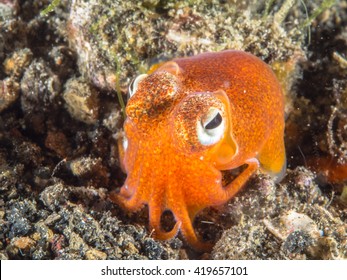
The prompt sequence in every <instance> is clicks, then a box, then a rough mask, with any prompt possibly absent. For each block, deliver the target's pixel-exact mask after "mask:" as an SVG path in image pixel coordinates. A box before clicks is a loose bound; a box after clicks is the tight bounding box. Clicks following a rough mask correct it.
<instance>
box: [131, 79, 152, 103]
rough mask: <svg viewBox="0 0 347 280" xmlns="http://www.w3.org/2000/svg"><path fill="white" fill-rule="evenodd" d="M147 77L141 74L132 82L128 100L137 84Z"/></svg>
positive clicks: (135, 89)
mask: <svg viewBox="0 0 347 280" xmlns="http://www.w3.org/2000/svg"><path fill="white" fill-rule="evenodd" d="M147 76H148V75H147V74H141V75H139V76H137V77H136V78H135V79H133V80H132V82H131V83H130V85H129V98H130V97H132V96H133V95H134V94H135V92H136V91H137V88H138V86H139V83H140V82H141V81H142V80H143V79H144V78H146V77H147Z"/></svg>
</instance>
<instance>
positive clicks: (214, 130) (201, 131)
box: [197, 108, 225, 146]
mask: <svg viewBox="0 0 347 280" xmlns="http://www.w3.org/2000/svg"><path fill="white" fill-rule="evenodd" d="M224 129H225V122H224V120H223V117H222V113H221V111H220V110H219V109H217V108H211V109H210V110H209V111H208V113H207V114H206V115H205V116H204V117H203V118H202V119H201V120H200V121H198V124H197V133H198V139H199V141H200V143H201V144H202V145H205V146H209V145H213V144H215V143H217V142H218V141H219V140H220V139H221V138H222V137H223V134H224Z"/></svg>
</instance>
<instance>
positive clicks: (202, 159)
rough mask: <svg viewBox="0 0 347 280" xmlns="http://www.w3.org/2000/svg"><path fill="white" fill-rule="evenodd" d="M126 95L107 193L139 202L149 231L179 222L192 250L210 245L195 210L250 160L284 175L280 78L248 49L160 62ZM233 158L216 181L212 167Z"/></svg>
mask: <svg viewBox="0 0 347 280" xmlns="http://www.w3.org/2000/svg"><path fill="white" fill-rule="evenodd" d="M130 95H131V97H130V99H129V101H128V104H127V107H126V115H127V118H126V121H125V124H124V130H125V136H124V138H123V139H122V145H120V146H122V147H121V152H120V154H121V163H122V167H123V169H124V170H125V172H126V173H127V179H126V181H125V183H124V185H123V186H122V188H121V190H120V193H119V194H118V196H117V198H116V200H117V201H118V202H119V203H120V204H121V205H123V206H124V207H125V208H126V209H128V210H130V211H136V210H139V209H140V208H141V207H142V206H143V205H144V204H147V205H148V208H149V223H150V227H151V229H152V230H153V235H154V237H156V238H158V239H163V240H165V239H170V238H172V237H174V236H175V235H176V234H177V232H178V231H179V230H180V231H181V233H182V235H183V236H184V238H185V239H186V240H187V242H188V243H189V244H190V245H191V246H192V247H194V248H195V249H197V250H201V251H204V250H208V249H210V248H211V244H209V243H208V242H202V241H201V240H199V238H198V237H197V235H196V233H195V231H194V228H193V226H192V222H193V220H194V218H195V216H196V214H197V213H198V212H199V211H201V210H202V209H204V208H206V207H208V206H217V205H221V204H224V203H225V202H227V201H228V200H229V199H230V198H232V197H233V196H234V195H235V194H236V193H237V192H238V191H239V190H240V188H241V187H242V186H243V185H244V184H245V182H246V181H247V180H248V178H249V177H250V176H251V175H252V174H253V173H254V172H255V171H256V170H257V169H258V168H259V167H260V168H261V170H262V171H263V172H266V173H269V174H271V175H273V176H274V177H276V178H277V179H279V178H280V177H282V176H283V173H284V170H285V167H286V159H285V148H284V142H283V131H284V104H283V103H284V102H283V94H282V92H281V86H280V85H279V83H278V81H277V79H276V77H275V75H274V73H273V72H272V70H271V69H270V68H269V66H267V65H266V64H265V63H264V62H262V61H261V60H260V59H258V58H257V57H255V56H253V55H251V54H248V53H245V52H241V51H223V52H217V53H204V54H200V55H197V56H193V57H187V58H179V59H175V60H173V61H170V62H167V63H165V64H163V65H162V66H160V67H159V68H157V69H156V70H155V71H154V72H153V73H150V74H149V75H140V76H139V77H138V78H137V79H136V80H135V81H134V86H133V89H132V90H131V91H130ZM241 165H247V167H246V168H245V169H244V171H242V172H241V174H240V175H238V177H237V178H236V179H234V180H233V181H232V182H231V183H230V184H228V185H227V186H223V185H222V175H221V170H229V169H234V168H237V167H239V166H241ZM165 210H170V211H171V212H172V214H173V216H174V218H175V220H176V224H175V226H174V227H173V229H172V230H171V231H169V232H166V231H164V230H163V229H162V228H161V225H160V218H161V215H162V213H163V212H164V211H165Z"/></svg>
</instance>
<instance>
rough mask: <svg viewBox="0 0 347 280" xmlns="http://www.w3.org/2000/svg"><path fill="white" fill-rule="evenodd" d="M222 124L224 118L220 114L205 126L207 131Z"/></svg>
mask: <svg viewBox="0 0 347 280" xmlns="http://www.w3.org/2000/svg"><path fill="white" fill-rule="evenodd" d="M221 123H222V116H221V114H220V113H217V115H216V116H215V117H214V118H213V119H212V120H211V121H210V122H209V123H208V124H207V125H206V126H205V129H214V128H216V127H218V126H219V125H220V124H221Z"/></svg>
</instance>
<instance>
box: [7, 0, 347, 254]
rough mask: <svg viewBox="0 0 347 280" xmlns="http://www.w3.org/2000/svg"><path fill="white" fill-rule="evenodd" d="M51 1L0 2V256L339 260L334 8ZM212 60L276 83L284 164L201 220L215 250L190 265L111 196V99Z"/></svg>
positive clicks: (174, 245) (344, 227) (346, 32)
mask: <svg viewBox="0 0 347 280" xmlns="http://www.w3.org/2000/svg"><path fill="white" fill-rule="evenodd" d="M54 2H58V3H57V4H58V5H57V6H56V7H52V9H51V10H52V11H51V12H49V13H45V14H42V13H40V12H42V11H43V10H44V9H45V8H46V7H47V6H48V5H49V3H50V1H46V0H42V1H38V0H33V1H22V0H1V1H0V259H151V260H154V259H346V258H347V206H346V205H347V180H346V179H347V174H346V173H347V167H346V165H347V79H346V77H347V61H346V57H347V2H346V1H321V0H320V1H317V0H315V1H252V0H248V1H246V0H245V1H236V0H234V1H232V0H229V1H228V0H224V1H223V0H220V1H217V0H210V1H171V0H145V1H120V0H118V1H117V0H113V1H111V0H105V1H103V0H91V1H81V0H75V1H64V0H62V1H54ZM293 2H294V3H293ZM306 2H309V3H306ZM328 2H335V4H334V5H333V6H331V5H330V4H331V3H330V4H329V3H328ZM303 3H306V6H305V5H304V4H303ZM322 6H323V7H322ZM324 6H325V7H324ZM224 49H238V50H245V51H248V52H251V53H253V54H254V55H256V56H258V57H260V58H261V59H263V60H264V61H265V62H267V63H269V64H270V65H271V66H272V67H273V69H274V70H275V72H276V73H277V75H278V77H279V80H280V82H281V84H282V85H283V89H284V90H285V92H286V131H285V141H286V150H287V162H288V168H287V172H286V176H285V178H284V179H283V180H282V182H280V183H278V184H275V183H274V181H273V180H272V179H271V178H270V177H268V176H267V175H263V174H260V173H257V174H255V175H254V176H252V178H251V179H250V180H249V182H248V183H247V184H246V185H245V187H244V188H243V190H242V191H241V192H240V193H239V194H238V195H237V196H236V197H235V198H233V199H232V200H231V201H230V202H229V203H227V204H226V205H224V206H223V207H219V208H218V209H215V208H208V209H205V210H204V211H203V212H202V213H200V214H199V216H198V217H197V219H196V220H195V222H194V227H195V230H196V231H197V232H198V233H199V236H200V237H201V238H202V239H203V240H205V241H208V240H210V241H213V242H215V243H216V245H215V246H214V248H213V250H212V252H208V253H203V254H202V253H198V252H196V251H194V250H193V249H192V248H190V247H189V245H188V244H187V243H186V242H185V241H184V238H183V237H182V236H181V235H180V234H179V235H178V236H177V237H176V238H174V239H172V240H169V241H157V240H154V239H153V238H152V237H151V233H150V231H149V229H148V209H147V208H146V207H144V208H143V210H141V211H140V212H138V213H128V212H126V211H124V210H123V209H121V208H120V207H119V206H117V205H116V204H114V203H112V202H111V201H110V200H109V199H108V195H109V193H110V192H111V191H117V190H118V189H119V187H121V186H122V183H123V182H124V180H125V174H123V173H122V171H121V169H120V163H119V159H118V149H117V138H118V137H119V136H120V135H121V133H122V123H123V121H124V119H123V116H122V113H121V111H120V105H119V102H118V99H117V95H116V93H117V92H118V93H121V94H123V97H124V99H126V91H127V87H128V85H129V83H130V81H131V80H132V79H133V78H134V77H135V76H137V75H138V74H140V73H145V72H146V71H147V70H148V69H149V67H150V65H152V64H153V63H156V62H158V61H164V60H169V59H171V58H173V57H181V56H190V55H194V54H198V53H202V52H206V51H220V50H224ZM158 164H160V163H158ZM153 168H156V167H155V166H153ZM228 175H229V174H225V181H227V180H228V178H229V177H230V176H228ZM170 224H172V221H171V220H170V215H167V217H166V218H164V219H163V226H164V227H165V226H166V227H169V226H170Z"/></svg>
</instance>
